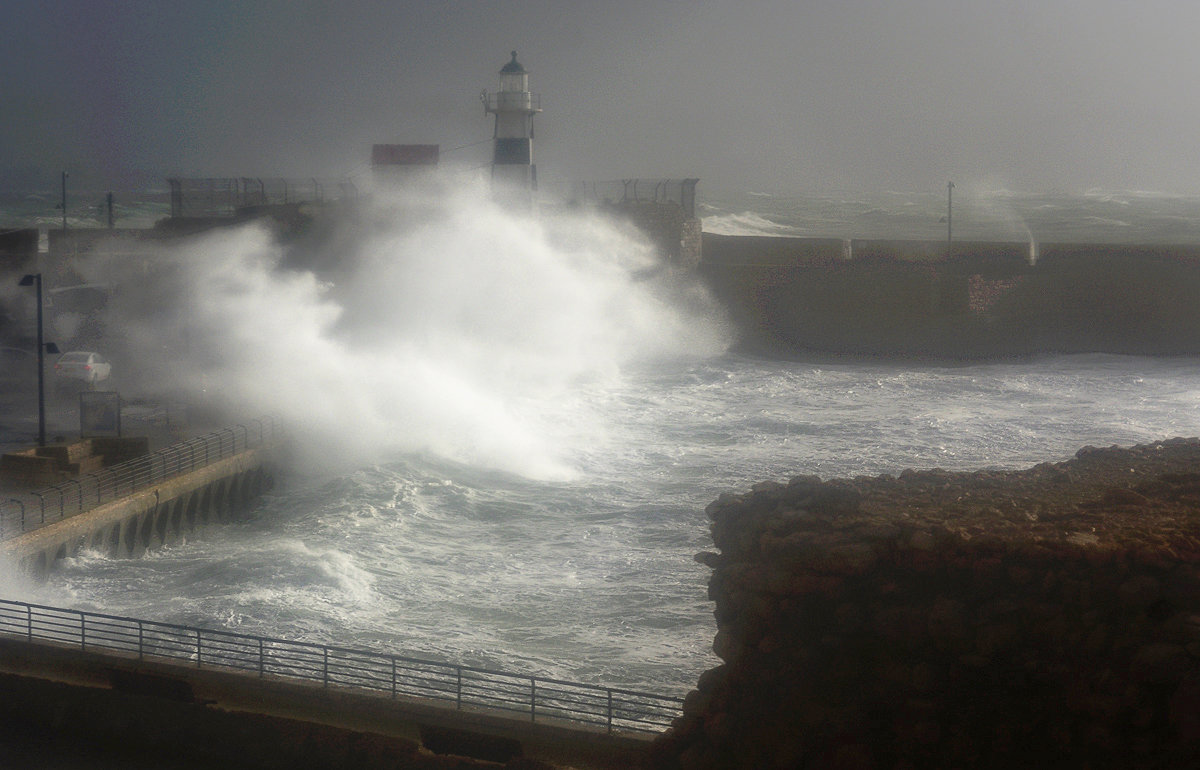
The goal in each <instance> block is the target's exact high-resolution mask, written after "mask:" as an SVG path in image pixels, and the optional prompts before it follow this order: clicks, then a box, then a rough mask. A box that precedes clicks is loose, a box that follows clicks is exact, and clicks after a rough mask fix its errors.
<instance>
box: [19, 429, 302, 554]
mask: <svg viewBox="0 0 1200 770" xmlns="http://www.w3.org/2000/svg"><path fill="white" fill-rule="evenodd" d="M281 440H282V433H281V430H280V428H279V426H278V425H277V423H276V421H275V420H274V419H272V418H265V419H260V420H253V421H251V422H250V423H247V424H245V425H238V426H235V427H231V428H225V429H222V430H219V431H216V432H214V433H211V434H208V435H205V436H199V437H196V438H193V439H189V440H186V441H182V442H179V443H177V444H173V445H171V446H169V447H165V448H163V449H160V450H158V451H157V452H153V453H148V454H141V455H139V456H137V457H133V458H132V459H129V460H126V461H124V462H120V463H117V464H115V465H112V466H110V467H107V468H103V469H101V470H97V471H96V472H94V473H84V474H81V475H77V476H73V477H71V478H67V479H66V480H64V481H61V482H60V483H57V484H54V485H51V486H45V487H41V488H38V489H34V490H32V491H28V492H23V493H13V494H12V495H11V496H9V497H7V498H6V499H4V500H0V555H3V556H5V557H7V558H8V559H10V560H11V561H12V562H13V563H14V564H17V565H18V566H20V567H21V568H22V569H23V570H25V571H27V572H29V573H32V574H35V575H42V574H45V572H46V571H47V570H49V569H51V568H53V566H54V563H55V562H57V561H58V560H60V559H64V558H67V557H69V556H74V555H75V554H76V553H77V552H78V551H79V550H80V549H82V548H94V549H97V550H100V551H103V552H104V553H106V554H108V555H109V556H112V557H114V558H116V557H135V556H140V555H141V554H142V553H144V552H145V551H146V550H148V549H153V548H157V547H160V546H162V545H166V544H169V543H173V542H177V541H179V540H181V539H183V538H184V537H186V536H187V535H188V533H190V532H192V531H194V530H196V529H198V528H200V527H202V526H204V525H206V524H208V523H210V522H219V521H225V520H226V519H228V518H230V517H232V516H234V515H236V514H238V513H240V512H242V511H244V510H245V509H246V508H247V507H248V506H249V505H251V504H252V503H253V502H254V501H255V500H256V499H257V498H258V496H259V495H261V494H262V492H263V491H265V490H266V489H269V488H270V487H271V485H272V484H273V478H274V470H273V469H274V459H275V453H276V449H277V446H278V444H279V442H280V441H281ZM89 446H91V444H90V443H89ZM52 448H53V447H52ZM67 448H68V447H62V449H63V450H64V453H65V452H66V449H67ZM8 457H9V456H6V458H8ZM18 459H20V460H40V459H50V460H53V459H54V458H53V457H49V458H38V457H32V458H31V457H25V456H23V455H22V456H19V457H18Z"/></svg>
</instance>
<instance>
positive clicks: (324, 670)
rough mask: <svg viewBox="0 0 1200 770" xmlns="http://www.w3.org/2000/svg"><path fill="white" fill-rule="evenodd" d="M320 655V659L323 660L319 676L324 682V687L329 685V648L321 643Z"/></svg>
mask: <svg viewBox="0 0 1200 770" xmlns="http://www.w3.org/2000/svg"><path fill="white" fill-rule="evenodd" d="M321 657H322V661H323V663H322V666H321V678H322V680H323V681H324V683H325V687H326V688H328V687H329V648H328V647H326V646H325V645H321Z"/></svg>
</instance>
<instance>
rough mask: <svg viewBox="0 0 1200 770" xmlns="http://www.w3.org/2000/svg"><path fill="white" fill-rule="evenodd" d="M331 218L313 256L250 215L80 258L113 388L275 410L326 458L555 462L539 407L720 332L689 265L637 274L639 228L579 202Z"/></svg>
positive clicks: (431, 197) (543, 473)
mask: <svg viewBox="0 0 1200 770" xmlns="http://www.w3.org/2000/svg"><path fill="white" fill-rule="evenodd" d="M334 229H335V230H336V235H335V236H334V237H330V238H327V239H325V241H326V245H325V248H324V250H323V252H322V253H320V254H317V255H316V258H315V260H314V259H309V260H301V261H305V262H306V264H312V263H313V262H314V261H315V262H319V263H320V264H321V265H323V267H319V268H315V269H314V268H312V267H304V268H299V267H297V266H296V262H297V260H295V259H292V254H291V252H290V251H289V249H288V248H285V247H284V246H283V245H281V244H280V243H279V242H278V240H277V239H276V238H275V237H274V236H273V234H272V232H271V231H270V229H269V228H268V227H266V226H263V225H247V226H244V227H239V228H229V229H222V230H219V231H215V232H212V233H210V234H207V235H204V236H201V237H197V238H195V239H192V240H189V241H188V242H186V243H183V244H181V245H179V246H178V247H175V248H172V249H169V250H167V251H166V252H165V253H159V254H155V255H153V256H152V257H149V258H148V259H147V263H146V264H145V265H141V266H134V265H131V264H129V263H123V264H102V263H99V262H96V263H94V264H92V265H91V266H90V267H91V269H92V270H94V271H96V273H97V275H103V276H104V277H105V279H106V280H109V281H116V282H117V283H119V284H120V286H121V287H122V288H121V289H120V291H119V292H118V293H117V294H116V295H115V296H114V298H113V300H112V301H111V302H110V306H109V309H108V317H107V319H106V321H107V326H108V328H109V329H110V330H111V329H117V330H121V331H122V332H123V334H124V336H125V345H124V347H126V348H127V349H126V351H125V356H124V358H125V359H126V362H125V370H126V371H127V372H128V376H126V377H124V378H123V390H125V391H126V392H133V391H134V390H135V389H140V390H153V391H155V392H157V393H159V394H161V393H177V394H183V395H185V396H186V397H187V398H189V399H192V400H196V399H207V400H209V401H210V402H212V403H214V404H215V405H219V406H221V407H224V408H225V409H226V410H227V411H229V412H230V413H232V414H239V415H247V414H250V415H253V414H254V413H260V412H274V413H278V414H281V415H283V416H284V417H285V418H286V420H287V421H288V422H289V423H290V424H291V426H292V427H293V429H294V430H295V431H297V433H298V436H297V437H298V438H299V439H300V442H298V443H300V444H301V445H302V446H303V447H308V448H309V449H311V450H315V451H313V453H312V455H313V456H312V457H310V458H309V459H310V460H318V461H319V462H320V464H321V465H323V466H325V467H328V466H329V464H330V463H334V464H338V465H340V463H338V460H345V461H347V462H368V461H370V460H371V459H372V458H373V457H374V456H375V455H376V453H377V452H378V451H380V450H385V449H387V450H395V449H399V450H413V451H430V452H433V453H436V454H438V455H442V456H445V457H448V458H451V459H454V460H457V461H461V462H467V463H472V464H478V465H483V466H487V467H493V468H500V469H503V470H508V471H513V472H517V473H521V474H524V475H529V476H536V477H546V478H558V477H563V476H569V475H570V474H571V469H570V468H569V467H567V466H566V465H565V464H564V463H563V462H562V455H561V453H560V449H561V447H558V446H556V445H555V440H554V438H553V436H552V434H553V433H554V426H556V425H562V424H563V423H564V422H570V421H586V420H587V419H589V418H588V415H586V414H583V413H579V412H577V411H573V410H575V409H576V407H575V405H576V404H577V403H578V401H577V399H575V398H574V397H573V391H574V389H575V388H576V387H578V386H580V385H582V384H585V383H586V384H591V385H594V384H596V382H597V381H603V380H604V379H605V378H613V377H619V376H620V372H621V369H622V367H623V366H626V365H628V364H631V363H634V362H638V363H643V362H646V361H654V360H660V359H670V358H677V357H695V356H705V355H711V354H715V353H719V352H720V351H722V350H723V349H724V348H725V346H726V344H727V342H728V339H727V332H726V330H725V327H724V325H723V323H722V322H721V321H720V312H719V311H718V310H717V308H716V307H715V305H714V304H713V303H712V302H711V301H710V300H708V298H707V296H706V295H705V294H704V292H703V291H702V290H701V289H700V287H699V286H698V285H697V284H695V283H694V281H693V279H691V278H690V277H684V276H679V275H673V274H671V273H670V272H659V273H656V274H655V273H653V269H652V268H653V267H654V266H655V265H656V264H657V262H656V260H657V257H656V256H655V255H654V254H653V253H652V251H651V248H650V247H649V246H648V245H647V244H646V242H645V241H644V240H642V239H640V238H639V237H638V236H637V234H636V233H634V232H631V231H629V230H626V229H622V228H621V227H619V226H618V225H616V224H614V223H613V222H611V221H608V220H606V219H603V218H600V217H598V216H595V215H592V214H580V213H575V214H569V215H567V214H564V215H561V216H560V215H554V216H543V217H540V218H532V217H527V216H524V217H523V216H514V215H513V214H511V213H509V212H506V211H504V210H502V209H501V208H499V207H498V206H496V205H494V204H493V203H492V202H491V201H490V200H489V199H488V198H487V196H486V195H485V194H484V192H483V191H482V190H480V189H472V190H465V191H464V190H461V189H459V190H456V191H454V192H452V193H451V192H449V191H445V190H442V191H438V192H433V193H431V192H429V191H428V190H426V191H425V192H424V193H423V194H422V195H420V196H413V195H409V196H398V195H397V196H393V197H390V198H387V199H377V200H375V201H373V202H372V203H371V204H370V205H369V206H364V208H362V209H360V210H359V211H357V212H356V213H355V215H354V216H348V217H346V219H345V221H341V222H339V223H338V224H337V226H336V227H335V228H334ZM647 274H651V275H652V277H650V278H648V279H647V278H646V277H645V276H646V275H647ZM597 427H598V429H599V428H600V426H597ZM575 435H578V434H577V433H576V434H575Z"/></svg>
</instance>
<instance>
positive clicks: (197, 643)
mask: <svg viewBox="0 0 1200 770" xmlns="http://www.w3.org/2000/svg"><path fill="white" fill-rule="evenodd" d="M196 668H200V629H198V628H197V629H196Z"/></svg>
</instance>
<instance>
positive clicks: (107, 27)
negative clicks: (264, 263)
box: [0, 0, 1200, 194]
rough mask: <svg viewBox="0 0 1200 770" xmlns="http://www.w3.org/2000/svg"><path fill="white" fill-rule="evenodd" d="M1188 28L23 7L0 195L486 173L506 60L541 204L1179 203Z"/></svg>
mask: <svg viewBox="0 0 1200 770" xmlns="http://www.w3.org/2000/svg"><path fill="white" fill-rule="evenodd" d="M1197 22H1200V7H1195V6H1189V5H1185V4H1181V3H1175V2H1168V1H1167V0H1156V1H1154V2H1150V3H1143V4H1139V5H1137V6H1136V7H1134V6H1129V5H1127V4H1122V3H1118V2H1115V1H1114V0H1103V1H1102V2H1090V3H1086V4H1081V3H1066V2H1055V3H1033V2H1028V1H1026V0H1015V1H1014V2H1010V3H1002V4H989V5H987V6H971V7H966V6H963V5H962V4H956V3H951V2H948V1H947V0H931V1H927V2H919V3H909V4H904V5H902V6H892V5H885V4H874V3H866V2H863V3H851V4H839V5H837V6H833V5H826V4H817V3H803V4H795V3H787V2H782V0H780V1H778V2H775V1H774V0H772V1H770V2H751V3H744V4H738V5H737V6H733V5H726V4H721V3H717V2H715V1H710V2H700V3H684V2H674V0H668V1H666V2H658V3H652V4H644V3H629V2H617V3H611V4H605V5H604V6H603V7H602V8H601V7H599V6H596V7H584V6H565V5H563V4H560V3H554V2H550V1H549V0H542V1H540V2H519V3H504V4H501V3H491V2H484V3H478V4H454V3H445V2H433V3H411V2H401V3H392V4H377V3H372V2H366V1H365V0H353V1H352V2H347V3H340V4H338V5H337V6H333V5H330V4H327V3H323V2H316V1H315V0H309V1H306V2H288V3H284V2H277V1H276V0H263V1H262V2H255V3H237V4H216V3H200V2H181V3H173V4H171V5H170V6H169V7H168V6H163V5H161V4H157V3H150V2H130V3H121V4H96V3H87V2H79V1H78V0H53V1H52V2H26V1H25V0H17V1H16V2H15V3H14V4H13V5H12V7H11V10H10V13H9V20H8V23H7V24H6V25H5V29H4V31H3V32H0V35H2V36H3V38H2V39H0V43H2V45H0V51H2V53H0V57H3V58H2V62H0V72H2V73H3V75H0V77H2V78H3V82H2V83H0V94H3V97H4V101H5V104H6V108H7V109H6V112H7V114H8V115H9V116H10V117H9V119H8V120H6V121H5V124H4V125H3V126H0V188H3V189H6V190H9V191H30V192H38V191H52V190H54V189H56V187H57V184H58V180H59V174H60V172H61V171H67V172H68V173H70V174H71V179H72V180H75V181H74V183H75V184H78V185H81V186H89V185H96V186H98V187H108V188H119V187H120V186H121V182H122V180H128V179H129V178H130V176H133V177H134V178H146V177H151V178H152V177H153V176H155V175H159V174H166V175H179V176H213V177H222V176H278V177H312V176H317V177H321V178H344V177H351V178H353V177H354V176H356V175H358V174H363V173H365V171H366V170H367V169H368V168H369V152H370V147H371V145H372V144H375V143H413V144H417V143H433V144H439V145H441V147H442V157H443V163H444V164H446V165H449V166H455V167H461V168H470V167H473V166H478V165H485V164H486V163H487V161H488V157H489V150H490V148H489V147H488V140H489V139H490V137H491V129H492V126H491V121H490V120H489V117H488V116H487V115H485V113H484V111H483V109H482V108H481V106H480V103H479V93H480V91H482V90H494V89H495V87H496V84H497V73H498V71H499V69H500V67H501V66H503V65H504V64H505V63H506V62H507V60H508V57H509V52H510V51H511V50H513V49H515V50H517V51H518V52H519V56H520V60H521V62H522V63H523V64H524V65H525V66H526V67H527V68H528V69H529V70H530V73H531V74H530V87H531V89H532V90H533V91H534V92H536V93H539V94H540V95H541V100H542V102H541V103H542V106H543V109H544V112H543V114H541V115H539V116H538V117H537V119H536V120H535V128H536V138H535V141H534V147H535V149H534V153H535V160H536V162H537V164H538V166H539V172H540V176H541V178H542V179H544V180H546V181H548V182H552V181H555V180H579V179H587V180H606V179H620V178H629V177H646V178H649V177H657V178H680V177H697V178H700V179H701V180H702V183H703V184H704V185H705V187H706V189H709V190H720V191H724V190H737V191H750V190H753V191H762V192H766V193H772V194H795V193H805V192H819V191H831V190H850V191H869V190H886V189H896V190H936V189H938V188H939V187H941V186H943V185H944V184H945V182H946V180H948V179H953V180H955V181H956V182H957V181H962V182H966V183H970V184H974V185H976V186H981V187H987V188H990V189H1009V190H1022V191H1034V192H1038V191H1071V192H1075V191H1082V190H1089V189H1097V188H1099V189H1111V190H1146V191H1155V192H1162V193H1175V194H1196V193H1200V173H1197V172H1198V169H1197V168H1196V160H1195V158H1196V157H1200V156H1198V155H1197V153H1196V152H1195V150H1194V146H1193V145H1194V143H1195V140H1194V139H1193V134H1194V131H1193V128H1194V126H1195V125H1196V124H1197V121H1198V119H1200V104H1197V103H1196V102H1195V100H1192V99H1189V98H1187V97H1188V94H1190V92H1191V90H1192V86H1191V83H1190V74H1191V73H1192V72H1195V71H1196V69H1197V66H1196V65H1197V64H1200V61H1198V60H1200V53H1198V52H1197V51H1196V48H1195V46H1194V45H1193V43H1192V41H1191V39H1190V38H1191V32H1192V30H1194V29H1196V28H1197ZM39 180H41V181H39ZM31 182H36V184H30V183H31ZM14 188H17V190H14ZM30 188H32V189H30Z"/></svg>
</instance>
